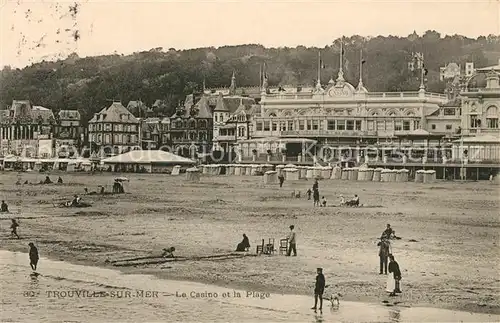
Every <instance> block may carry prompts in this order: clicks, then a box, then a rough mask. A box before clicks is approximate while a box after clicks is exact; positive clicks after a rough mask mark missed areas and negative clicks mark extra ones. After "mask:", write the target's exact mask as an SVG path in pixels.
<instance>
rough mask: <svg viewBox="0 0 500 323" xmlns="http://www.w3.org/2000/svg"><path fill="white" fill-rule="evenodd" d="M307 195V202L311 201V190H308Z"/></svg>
mask: <svg viewBox="0 0 500 323" xmlns="http://www.w3.org/2000/svg"><path fill="white" fill-rule="evenodd" d="M306 194H307V200H310V199H311V194H312V191H311V189H308V190H307V192H306Z"/></svg>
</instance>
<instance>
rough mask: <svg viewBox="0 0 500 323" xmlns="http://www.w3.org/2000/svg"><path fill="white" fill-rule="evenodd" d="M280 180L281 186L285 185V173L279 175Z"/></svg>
mask: <svg viewBox="0 0 500 323" xmlns="http://www.w3.org/2000/svg"><path fill="white" fill-rule="evenodd" d="M278 180H279V181H280V187H283V183H284V182H285V176H283V174H280V176H278Z"/></svg>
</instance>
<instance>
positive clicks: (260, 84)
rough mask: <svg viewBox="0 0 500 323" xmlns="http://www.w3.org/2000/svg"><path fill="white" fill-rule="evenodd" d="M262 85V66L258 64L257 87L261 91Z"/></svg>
mask: <svg viewBox="0 0 500 323" xmlns="http://www.w3.org/2000/svg"><path fill="white" fill-rule="evenodd" d="M263 84H264V82H263V81H262V64H260V68H259V87H260V88H261V89H262V85H263Z"/></svg>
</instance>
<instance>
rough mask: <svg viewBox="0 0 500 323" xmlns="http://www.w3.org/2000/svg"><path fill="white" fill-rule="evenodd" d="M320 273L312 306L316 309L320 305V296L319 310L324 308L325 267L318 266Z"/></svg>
mask: <svg viewBox="0 0 500 323" xmlns="http://www.w3.org/2000/svg"><path fill="white" fill-rule="evenodd" d="M316 272H317V273H318V274H317V275H316V284H315V285H314V306H313V307H311V309H312V310H314V311H316V307H317V306H318V298H319V310H320V311H322V310H323V292H324V291H325V284H326V281H325V276H324V275H323V268H318V269H317V270H316Z"/></svg>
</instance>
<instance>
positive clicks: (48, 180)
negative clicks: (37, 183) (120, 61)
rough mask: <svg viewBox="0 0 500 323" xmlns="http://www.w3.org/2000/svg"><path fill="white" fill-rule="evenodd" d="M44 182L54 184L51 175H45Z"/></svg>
mask: <svg viewBox="0 0 500 323" xmlns="http://www.w3.org/2000/svg"><path fill="white" fill-rule="evenodd" d="M43 183H44V184H52V181H51V180H50V177H48V176H45V181H44V182H43Z"/></svg>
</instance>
